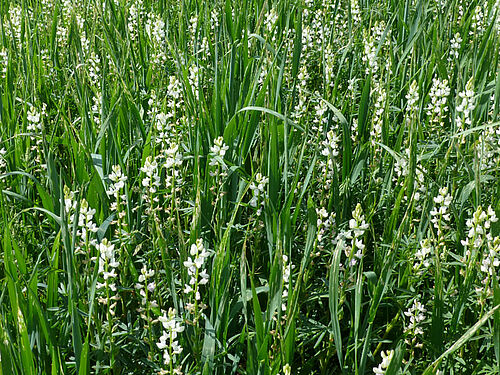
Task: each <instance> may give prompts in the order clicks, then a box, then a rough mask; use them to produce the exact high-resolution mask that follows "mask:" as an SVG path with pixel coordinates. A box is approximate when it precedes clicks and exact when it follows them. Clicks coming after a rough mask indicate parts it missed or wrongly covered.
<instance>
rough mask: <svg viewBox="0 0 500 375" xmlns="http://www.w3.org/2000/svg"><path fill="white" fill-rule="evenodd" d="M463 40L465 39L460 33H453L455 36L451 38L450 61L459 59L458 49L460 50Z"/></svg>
mask: <svg viewBox="0 0 500 375" xmlns="http://www.w3.org/2000/svg"><path fill="white" fill-rule="evenodd" d="M462 42H463V40H462V38H461V37H460V33H455V35H453V38H451V40H450V56H449V57H448V61H455V60H457V59H458V56H459V53H458V51H459V50H460V45H461V43H462Z"/></svg>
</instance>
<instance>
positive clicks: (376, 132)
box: [370, 84, 387, 146]
mask: <svg viewBox="0 0 500 375" xmlns="http://www.w3.org/2000/svg"><path fill="white" fill-rule="evenodd" d="M372 95H374V96H375V97H376V98H377V99H376V100H375V104H374V112H373V119H372V123H373V127H372V129H371V130H370V136H371V139H370V140H371V143H372V145H373V146H375V142H381V141H382V138H381V137H382V125H383V123H384V112H385V105H386V100H387V94H386V91H385V89H384V88H383V87H382V86H380V85H378V84H377V85H376V86H375V88H374V90H373V92H372Z"/></svg>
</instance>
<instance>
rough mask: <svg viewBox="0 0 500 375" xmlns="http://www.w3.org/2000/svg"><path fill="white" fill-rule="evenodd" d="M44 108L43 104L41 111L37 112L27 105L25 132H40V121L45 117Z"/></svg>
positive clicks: (45, 106)
mask: <svg viewBox="0 0 500 375" xmlns="http://www.w3.org/2000/svg"><path fill="white" fill-rule="evenodd" d="M46 108H47V105H46V104H45V103H43V104H42V109H41V111H38V110H37V109H36V108H35V107H34V106H32V105H29V109H28V113H27V115H26V118H27V120H28V126H27V130H28V131H29V132H34V133H38V132H40V131H41V130H42V119H43V117H44V116H45V115H46V113H45V110H46ZM32 138H33V137H32Z"/></svg>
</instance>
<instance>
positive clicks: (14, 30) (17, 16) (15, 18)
mask: <svg viewBox="0 0 500 375" xmlns="http://www.w3.org/2000/svg"><path fill="white" fill-rule="evenodd" d="M22 19H23V11H22V8H21V7H20V6H19V5H16V6H13V7H11V8H10V9H9V15H8V20H9V21H10V25H11V27H5V28H4V30H5V34H6V35H7V36H8V37H10V38H15V39H16V40H17V41H18V42H20V41H21V26H22Z"/></svg>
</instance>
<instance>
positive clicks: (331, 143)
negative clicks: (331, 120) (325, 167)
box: [321, 130, 340, 158]
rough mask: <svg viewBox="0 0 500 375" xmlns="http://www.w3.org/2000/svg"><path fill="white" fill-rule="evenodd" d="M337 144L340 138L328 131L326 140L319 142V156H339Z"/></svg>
mask: <svg viewBox="0 0 500 375" xmlns="http://www.w3.org/2000/svg"><path fill="white" fill-rule="evenodd" d="M339 143H340V137H339V136H338V135H337V134H336V133H335V132H334V131H333V130H330V131H329V132H328V133H326V139H325V140H324V141H323V142H321V145H322V146H323V150H321V155H323V156H329V157H333V158H335V157H337V156H338V155H339Z"/></svg>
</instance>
